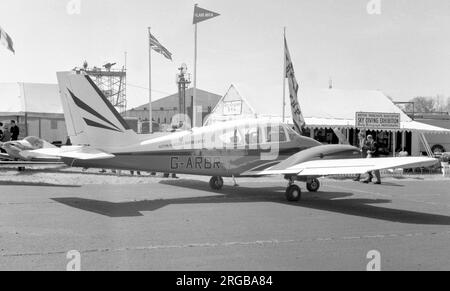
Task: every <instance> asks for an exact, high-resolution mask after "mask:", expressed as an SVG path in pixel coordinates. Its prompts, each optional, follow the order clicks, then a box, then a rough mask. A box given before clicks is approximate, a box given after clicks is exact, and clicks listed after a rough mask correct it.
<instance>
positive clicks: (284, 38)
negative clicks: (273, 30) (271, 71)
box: [282, 26, 286, 123]
mask: <svg viewBox="0 0 450 291" xmlns="http://www.w3.org/2000/svg"><path fill="white" fill-rule="evenodd" d="M285 120H286V26H285V27H284V37H283V121H282V122H283V123H284V122H285Z"/></svg>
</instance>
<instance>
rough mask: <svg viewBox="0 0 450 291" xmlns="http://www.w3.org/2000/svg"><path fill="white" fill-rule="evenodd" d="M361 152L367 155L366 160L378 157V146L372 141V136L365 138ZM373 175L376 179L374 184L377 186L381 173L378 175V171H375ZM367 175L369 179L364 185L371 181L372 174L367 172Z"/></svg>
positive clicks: (379, 182)
mask: <svg viewBox="0 0 450 291" xmlns="http://www.w3.org/2000/svg"><path fill="white" fill-rule="evenodd" d="M363 151H365V152H366V153H367V158H368V159H372V158H377V157H378V144H377V142H376V141H375V140H374V139H373V136H371V135H368V136H367V141H366V143H365V144H364V147H363ZM374 173H375V177H376V178H377V181H376V182H375V184H377V185H379V184H381V173H380V171H379V170H377V171H374ZM368 174H369V178H368V179H367V180H365V181H364V183H366V184H369V183H371V182H372V180H373V173H372V172H369V173H368Z"/></svg>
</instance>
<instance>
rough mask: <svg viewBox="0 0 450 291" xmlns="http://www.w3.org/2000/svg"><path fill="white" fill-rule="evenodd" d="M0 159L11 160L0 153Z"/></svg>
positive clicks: (6, 155)
mask: <svg viewBox="0 0 450 291" xmlns="http://www.w3.org/2000/svg"><path fill="white" fill-rule="evenodd" d="M0 159H4V160H12V158H11V157H10V156H9V155H8V154H4V153H0Z"/></svg>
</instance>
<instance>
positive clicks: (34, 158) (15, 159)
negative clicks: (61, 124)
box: [0, 136, 62, 167]
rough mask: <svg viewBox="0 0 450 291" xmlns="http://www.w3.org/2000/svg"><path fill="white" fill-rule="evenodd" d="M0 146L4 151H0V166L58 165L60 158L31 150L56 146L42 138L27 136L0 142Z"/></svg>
mask: <svg viewBox="0 0 450 291" xmlns="http://www.w3.org/2000/svg"><path fill="white" fill-rule="evenodd" d="M0 148H1V149H3V150H4V151H5V152H6V153H0V159H1V160H3V161H0V166H17V167H24V166H32V165H58V164H62V162H61V158H60V157H57V156H48V155H45V154H41V153H36V152H33V151H34V150H37V149H52V148H53V149H54V148H56V146H54V145H52V144H50V143H49V142H46V141H45V140H43V139H40V138H37V137H34V136H29V137H26V138H24V139H23V140H17V141H8V142H4V143H0Z"/></svg>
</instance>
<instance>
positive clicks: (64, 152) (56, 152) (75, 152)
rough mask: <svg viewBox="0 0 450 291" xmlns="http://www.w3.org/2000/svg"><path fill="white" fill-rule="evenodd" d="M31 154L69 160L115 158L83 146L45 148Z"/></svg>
mask: <svg viewBox="0 0 450 291" xmlns="http://www.w3.org/2000/svg"><path fill="white" fill-rule="evenodd" d="M32 152H34V153H38V154H43V155H48V156H55V157H61V158H71V159H76V160H101V159H111V158H114V157H115V156H114V155H113V154H110V153H107V152H104V151H101V150H98V149H95V148H91V147H85V146H70V147H69V146H68V147H61V148H46V149H39V150H34V151H32Z"/></svg>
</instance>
